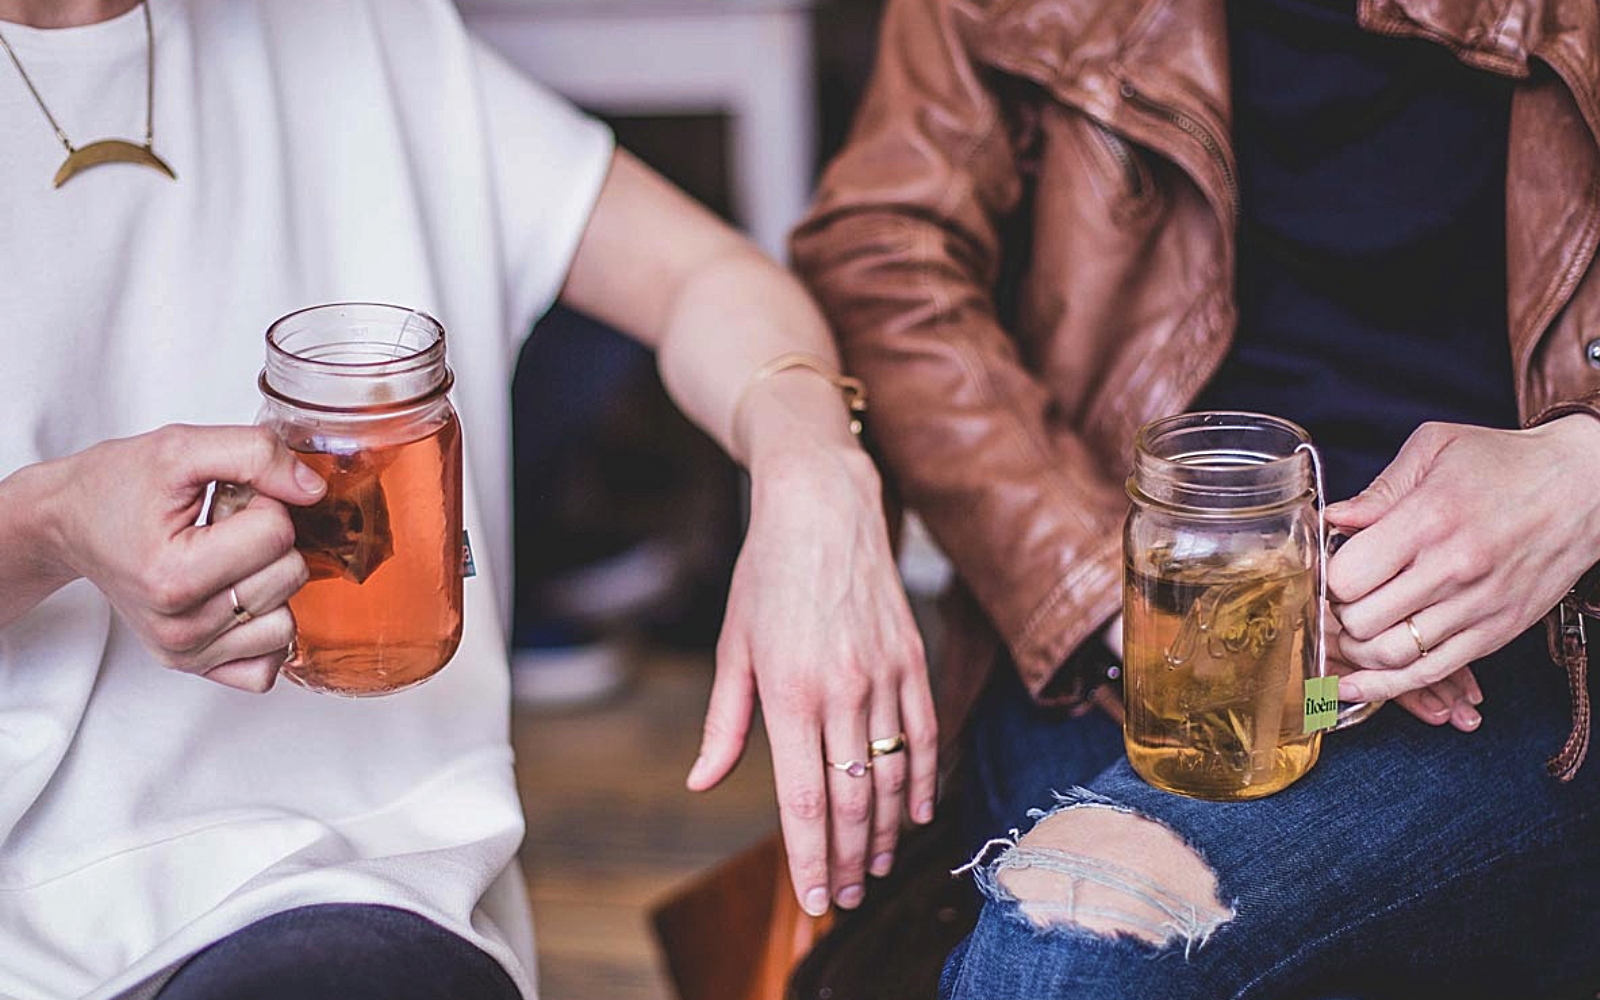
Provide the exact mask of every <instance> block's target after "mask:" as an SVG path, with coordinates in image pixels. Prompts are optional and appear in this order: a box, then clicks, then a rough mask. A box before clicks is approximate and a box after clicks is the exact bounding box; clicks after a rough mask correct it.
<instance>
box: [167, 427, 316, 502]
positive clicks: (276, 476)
mask: <svg viewBox="0 0 1600 1000" xmlns="http://www.w3.org/2000/svg"><path fill="white" fill-rule="evenodd" d="M158 433H162V434H167V435H170V436H172V437H173V438H174V440H173V442H172V444H173V446H174V447H175V449H176V450H177V452H178V454H179V455H181V456H182V465H181V469H182V482H181V484H180V485H182V486H184V487H203V486H205V485H206V484H207V483H209V482H211V481H213V480H217V481H220V482H227V483H237V484H240V485H245V486H250V487H252V488H254V489H255V491H256V492H258V493H263V494H265V495H267V496H269V497H272V498H273V499H275V500H281V501H283V502H284V503H289V504H297V505H301V506H304V505H306V504H311V503H315V502H316V501H317V500H319V499H321V498H322V494H323V493H325V492H327V489H328V485H327V483H325V482H324V481H323V479H322V477H321V476H319V475H317V473H316V472H315V471H314V470H312V469H311V467H310V466H308V465H306V464H305V463H304V462H301V461H300V460H299V459H298V458H296V457H295V454H294V452H292V451H290V450H289V448H288V446H287V445H285V444H284V443H283V442H282V441H281V440H279V438H278V436H277V435H276V434H274V433H272V432H271V431H270V430H268V429H266V428H265V427H168V428H164V429H163V430H162V431H159V432H158Z"/></svg>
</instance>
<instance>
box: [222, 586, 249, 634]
mask: <svg viewBox="0 0 1600 1000" xmlns="http://www.w3.org/2000/svg"><path fill="white" fill-rule="evenodd" d="M228 600H230V601H232V602H233V623H234V624H235V625H244V624H246V623H247V622H249V621H250V619H252V618H254V617H255V615H253V614H251V613H250V612H249V611H248V610H246V609H245V606H244V605H243V604H240V603H239V590H238V588H237V587H229V588H228Z"/></svg>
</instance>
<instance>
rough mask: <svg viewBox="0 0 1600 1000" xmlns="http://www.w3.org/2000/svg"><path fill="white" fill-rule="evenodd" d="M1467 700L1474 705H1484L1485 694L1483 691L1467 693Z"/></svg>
mask: <svg viewBox="0 0 1600 1000" xmlns="http://www.w3.org/2000/svg"><path fill="white" fill-rule="evenodd" d="M1467 700H1468V701H1470V702H1472V703H1473V704H1474V705H1482V704H1483V692H1482V691H1468V692H1467Z"/></svg>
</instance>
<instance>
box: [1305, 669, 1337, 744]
mask: <svg viewBox="0 0 1600 1000" xmlns="http://www.w3.org/2000/svg"><path fill="white" fill-rule="evenodd" d="M1305 717H1306V723H1305V730H1304V734H1305V735H1306V736H1310V735H1311V734H1312V733H1315V732H1318V731H1320V730H1323V729H1332V728H1333V727H1334V726H1336V725H1338V723H1339V678H1337V677H1307V678H1306V700H1305Z"/></svg>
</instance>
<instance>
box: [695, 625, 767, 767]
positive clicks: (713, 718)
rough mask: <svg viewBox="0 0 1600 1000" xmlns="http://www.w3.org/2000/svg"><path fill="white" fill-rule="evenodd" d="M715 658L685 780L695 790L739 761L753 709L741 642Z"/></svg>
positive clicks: (751, 679) (751, 684) (750, 676)
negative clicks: (697, 751) (697, 741)
mask: <svg viewBox="0 0 1600 1000" xmlns="http://www.w3.org/2000/svg"><path fill="white" fill-rule="evenodd" d="M717 659H718V660H719V661H720V662H718V664H717V676H716V679H715V680H713V681H712V682H711V702H710V704H709V705H708V706H707V707H706V724H705V732H704V735H703V736H702V737H701V741H700V756H698V757H696V758H695V761H694V766H693V767H691V768H690V769H689V777H688V780H687V781H685V784H686V785H687V786H688V788H689V790H690V791H695V792H704V791H709V790H711V789H712V788H715V787H716V786H717V784H718V783H719V782H721V781H722V779H723V778H726V777H727V776H728V773H729V772H730V771H732V770H733V768H734V765H736V764H738V763H739V758H740V757H741V756H742V755H743V754H744V745H745V737H746V736H748V735H749V733H750V716H751V713H752V712H754V710H755V677H754V675H753V674H752V673H751V670H750V661H749V658H748V654H747V653H746V651H745V650H744V648H743V646H740V647H739V652H738V653H737V654H725V653H719V655H718V657H717Z"/></svg>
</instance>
